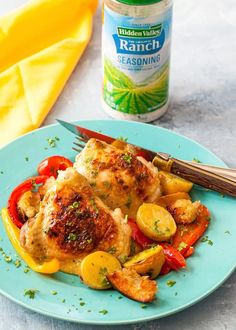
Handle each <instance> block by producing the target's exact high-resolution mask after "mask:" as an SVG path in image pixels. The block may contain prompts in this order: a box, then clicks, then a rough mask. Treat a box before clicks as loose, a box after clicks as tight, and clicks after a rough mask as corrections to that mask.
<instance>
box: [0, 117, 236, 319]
mask: <svg viewBox="0 0 236 330" xmlns="http://www.w3.org/2000/svg"><path fill="white" fill-rule="evenodd" d="M98 121H99V122H105V123H109V122H113V123H114V122H119V123H120V124H122V123H129V124H131V125H134V126H137V125H138V126H148V125H150V124H146V123H140V122H134V121H128V120H125V121H124V120H113V119H89V120H86V119H83V120H73V121H70V122H71V123H74V124H77V123H81V122H86V123H87V122H98ZM56 126H58V127H60V124H59V123H54V124H50V125H46V126H43V127H40V128H37V129H35V130H33V131H30V132H27V133H25V134H23V135H21V136H20V137H17V138H15V139H13V140H12V141H10V142H9V143H7V144H5V145H3V146H2V147H1V148H0V152H1V151H3V150H4V149H7V148H8V147H9V145H11V144H13V143H15V142H17V141H18V140H21V139H23V138H24V137H26V136H28V135H32V134H33V133H37V132H38V131H42V130H46V129H48V128H50V127H56ZM151 126H153V127H154V128H155V129H158V130H161V131H164V132H166V133H171V134H173V135H176V136H179V137H181V138H184V139H186V140H188V141H190V142H191V143H194V144H195V145H197V146H199V147H200V148H201V149H204V150H205V151H207V152H208V153H209V154H211V155H212V156H214V157H215V158H216V159H217V161H219V162H220V163H221V164H222V166H225V167H228V166H227V164H226V163H225V162H224V161H223V160H222V159H221V158H219V157H218V156H217V155H216V154H215V153H214V152H212V151H211V150H209V149H208V148H207V147H205V146H204V145H202V144H200V143H199V142H198V141H195V140H193V139H191V138H189V137H187V136H185V135H183V134H180V133H177V132H175V131H172V130H170V129H168V128H164V127H161V126H158V125H151ZM71 134H72V133H71ZM235 269H236V264H235V265H232V267H231V268H230V269H229V271H228V272H227V274H226V275H225V276H224V278H223V279H222V280H221V281H220V282H218V283H216V284H215V285H214V286H213V287H211V288H210V289H209V290H208V291H206V292H205V293H203V294H202V295H201V296H199V297H198V298H194V299H192V300H191V301H189V302H188V303H186V304H184V305H181V306H180V307H178V308H172V309H171V310H169V311H168V312H162V313H161V314H159V315H153V316H147V317H142V318H136V319H135V320H121V321H111V320H96V321H95V320H78V319H77V318H74V317H72V316H69V315H68V317H66V316H60V315H59V314H56V313H54V312H53V311H50V312H48V311H47V310H44V309H42V308H41V307H40V308H38V307H37V306H31V305H30V304H27V303H24V302H22V301H20V300H18V299H17V298H15V297H13V296H11V295H10V294H8V293H7V292H5V291H4V290H2V289H1V288H0V294H2V295H3V296H5V297H6V298H8V299H10V300H11V301H13V302H14V303H16V304H18V305H20V306H22V307H24V308H26V309H29V310H31V311H33V312H36V313H39V314H41V315H44V316H47V317H53V318H55V319H58V320H62V321H67V322H73V323H77V324H87V325H89V324H90V325H125V324H135V323H143V322H147V321H153V320H157V319H161V318H164V317H167V316H170V315H174V314H176V313H178V312H181V311H183V310H185V309H187V308H189V307H191V306H193V305H195V304H197V303H199V302H200V301H202V300H203V299H205V298H207V297H208V296H209V295H210V294H211V293H213V292H214V291H215V290H217V289H218V288H219V287H220V286H221V285H222V284H223V283H224V282H225V281H226V280H227V279H228V278H229V277H230V276H231V275H232V274H233V273H234V271H235Z"/></svg>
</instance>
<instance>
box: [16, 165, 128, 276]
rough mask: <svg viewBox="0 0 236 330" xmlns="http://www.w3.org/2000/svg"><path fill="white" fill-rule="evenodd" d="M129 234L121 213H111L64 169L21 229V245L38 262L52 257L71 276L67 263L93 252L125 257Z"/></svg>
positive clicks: (72, 171)
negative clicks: (37, 209)
mask: <svg viewBox="0 0 236 330" xmlns="http://www.w3.org/2000/svg"><path fill="white" fill-rule="evenodd" d="M130 234H131V233H130V228H129V226H128V224H127V223H126V221H125V219H124V217H123V214H122V212H121V211H120V210H119V209H117V210H115V211H111V210H110V209H109V208H108V207H107V206H106V205H105V204H104V203H103V202H102V201H101V200H100V199H99V198H98V197H97V196H96V195H95V193H94V192H93V190H92V188H91V186H90V185H89V184H88V182H87V180H86V179H85V178H84V177H83V176H82V175H81V174H79V173H78V172H77V171H76V170H75V169H73V168H68V169H67V170H66V171H61V172H60V173H59V176H58V178H57V179H56V180H55V181H54V183H53V184H52V186H51V187H50V188H49V190H48V191H47V192H46V194H45V196H44V199H43V201H42V202H41V205H40V209H39V212H38V214H37V215H36V216H35V217H34V218H32V219H30V220H28V221H27V222H26V223H25V224H24V226H23V227H22V229H21V244H22V246H23V247H24V248H25V249H26V250H27V251H28V253H29V254H30V255H31V256H33V257H34V258H36V259H38V260H39V261H44V260H48V259H51V258H54V257H55V258H57V259H58V260H59V261H60V262H61V265H62V267H61V269H62V270H65V271H68V272H71V273H74V272H75V271H74V270H73V269H74V268H73V269H72V267H71V263H75V264H79V263H80V261H81V260H82V259H83V258H84V257H85V256H86V255H87V254H89V253H91V252H93V251H96V250H103V251H109V250H110V249H112V251H113V253H114V255H115V256H117V257H122V256H127V255H129V250H130ZM63 265H64V266H65V265H66V266H67V267H64V266H63ZM68 269H70V270H68ZM76 273H78V274H79V268H78V271H76Z"/></svg>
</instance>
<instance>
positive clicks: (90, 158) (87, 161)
mask: <svg viewBox="0 0 236 330" xmlns="http://www.w3.org/2000/svg"><path fill="white" fill-rule="evenodd" d="M92 160H93V157H88V158H86V159H85V160H84V162H85V164H88V163H90V162H91V161H92Z"/></svg>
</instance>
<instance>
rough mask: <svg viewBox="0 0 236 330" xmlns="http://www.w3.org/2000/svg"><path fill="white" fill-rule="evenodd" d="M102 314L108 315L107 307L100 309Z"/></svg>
mask: <svg viewBox="0 0 236 330" xmlns="http://www.w3.org/2000/svg"><path fill="white" fill-rule="evenodd" d="M99 313H100V314H103V315H106V314H107V313H108V311H107V310H106V309H102V310H101V311H99Z"/></svg>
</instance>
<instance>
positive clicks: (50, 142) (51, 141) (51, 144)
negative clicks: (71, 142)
mask: <svg viewBox="0 0 236 330" xmlns="http://www.w3.org/2000/svg"><path fill="white" fill-rule="evenodd" d="M57 141H60V139H59V138H58V137H57V136H55V137H54V138H49V139H47V142H48V145H49V147H51V148H55V147H56V145H57Z"/></svg>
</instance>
